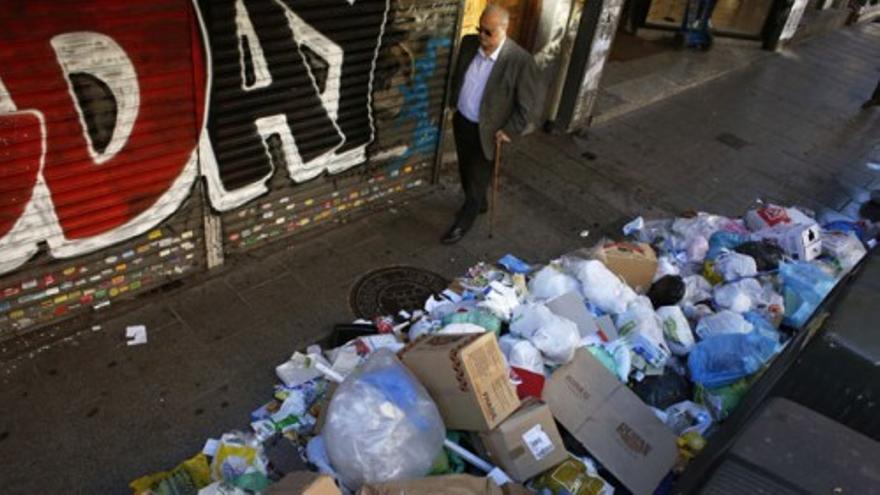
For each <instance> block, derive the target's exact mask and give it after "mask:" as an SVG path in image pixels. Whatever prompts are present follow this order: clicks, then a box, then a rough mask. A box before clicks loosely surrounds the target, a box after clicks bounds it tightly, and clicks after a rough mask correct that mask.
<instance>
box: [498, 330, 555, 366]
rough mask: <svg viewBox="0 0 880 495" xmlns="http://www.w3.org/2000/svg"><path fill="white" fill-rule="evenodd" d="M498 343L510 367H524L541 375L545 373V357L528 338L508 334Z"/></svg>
mask: <svg viewBox="0 0 880 495" xmlns="http://www.w3.org/2000/svg"><path fill="white" fill-rule="evenodd" d="M498 345H499V346H500V347H501V352H502V353H503V354H504V357H505V358H506V359H507V364H508V365H509V366H510V367H512V368H522V369H524V370H527V371H531V372H532V373H536V374H539V375H543V374H544V358H543V357H542V356H541V351H539V350H538V348H537V347H535V346H534V345H533V344H532V343H531V342H529V341H528V340H525V339H520V338H517V337H515V336H513V335H511V334H507V335H504V336H503V337H501V338H500V339H498Z"/></svg>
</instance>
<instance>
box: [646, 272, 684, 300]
mask: <svg viewBox="0 0 880 495" xmlns="http://www.w3.org/2000/svg"><path fill="white" fill-rule="evenodd" d="M684 291H685V286H684V280H682V278H681V277H679V276H678V275H666V276H664V277H660V279H658V280H657V281H656V282H654V283H653V284H651V288H650V289H648V299H650V300H651V304H653V305H654V308H660V307H663V306H674V305H676V304H678V303H679V302H680V301H681V299H682V298H683V297H684Z"/></svg>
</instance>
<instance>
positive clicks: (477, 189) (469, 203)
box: [452, 112, 494, 230]
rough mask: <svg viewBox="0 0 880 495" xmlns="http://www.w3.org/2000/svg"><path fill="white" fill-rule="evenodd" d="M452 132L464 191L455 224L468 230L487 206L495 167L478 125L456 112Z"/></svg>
mask: <svg viewBox="0 0 880 495" xmlns="http://www.w3.org/2000/svg"><path fill="white" fill-rule="evenodd" d="M452 130H453V132H454V133H455V151H456V153H457V154H458V173H459V174H460V175H461V188H462V189H464V206H463V207H462V208H461V210H460V211H459V212H458V218H456V220H455V221H456V224H457V225H458V226H459V227H461V228H463V229H465V230H467V229H469V228H471V226H472V225H473V224H474V220H476V218H477V215H478V214H479V213H480V209H483V208H485V207H487V206H488V203H487V202H486V190H487V189H488V188H489V182H490V180H491V178H492V168H493V165H494V164H493V163H492V161H491V160H487V159H486V157H485V156H483V147H482V145H481V144H480V128H479V126H478V125H477V124H476V123H474V122H471V121H469V120H468V119H466V118H465V117H464V116H463V115H461V114H460V113H459V112H455V116H454V117H453V118H452Z"/></svg>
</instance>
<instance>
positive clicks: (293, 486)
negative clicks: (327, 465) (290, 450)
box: [263, 471, 342, 495]
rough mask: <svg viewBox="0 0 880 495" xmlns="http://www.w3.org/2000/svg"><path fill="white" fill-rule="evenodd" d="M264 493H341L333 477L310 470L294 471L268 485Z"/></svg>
mask: <svg viewBox="0 0 880 495" xmlns="http://www.w3.org/2000/svg"><path fill="white" fill-rule="evenodd" d="M263 494H264V495H300V494H302V495H342V492H341V491H340V490H339V487H337V486H336V483H335V482H334V481H333V478H331V477H329V476H327V475H326V474H318V473H313V472H310V471H294V472H292V473H287V474H285V475H284V477H283V478H281V480H279V481H278V483H273V484H271V485H269V488H267V489H266V491H264V492H263Z"/></svg>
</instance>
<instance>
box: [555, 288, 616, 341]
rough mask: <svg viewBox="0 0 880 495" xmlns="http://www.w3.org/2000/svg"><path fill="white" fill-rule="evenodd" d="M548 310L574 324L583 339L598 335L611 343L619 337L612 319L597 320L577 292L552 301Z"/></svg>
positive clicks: (605, 317) (567, 293)
mask: <svg viewBox="0 0 880 495" xmlns="http://www.w3.org/2000/svg"><path fill="white" fill-rule="evenodd" d="M547 308H548V309H549V310H550V311H552V312H553V313H554V314H556V315H559V316H561V317H563V318H565V319H567V320H571V321H572V322H574V323H575V325H577V327H578V333H580V336H581V338H583V337H589V336H590V335H594V334H597V333H598V334H599V337H600V338H601V339H602V340H603V341H604V342H610V341H612V340H615V339H616V338H617V337H618V333H617V328H616V327H615V326H614V322H613V321H612V320H611V317H610V316H608V315H605V316H602V317H599V318H596V317H595V316H593V315H592V314H590V312H589V311H587V307H586V305H584V301H583V299H581V296H580V294H578V293H577V292H566V293H565V294H563V295H561V296H559V297H556V298H553V299H551V300H550V301H548V302H547Z"/></svg>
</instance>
